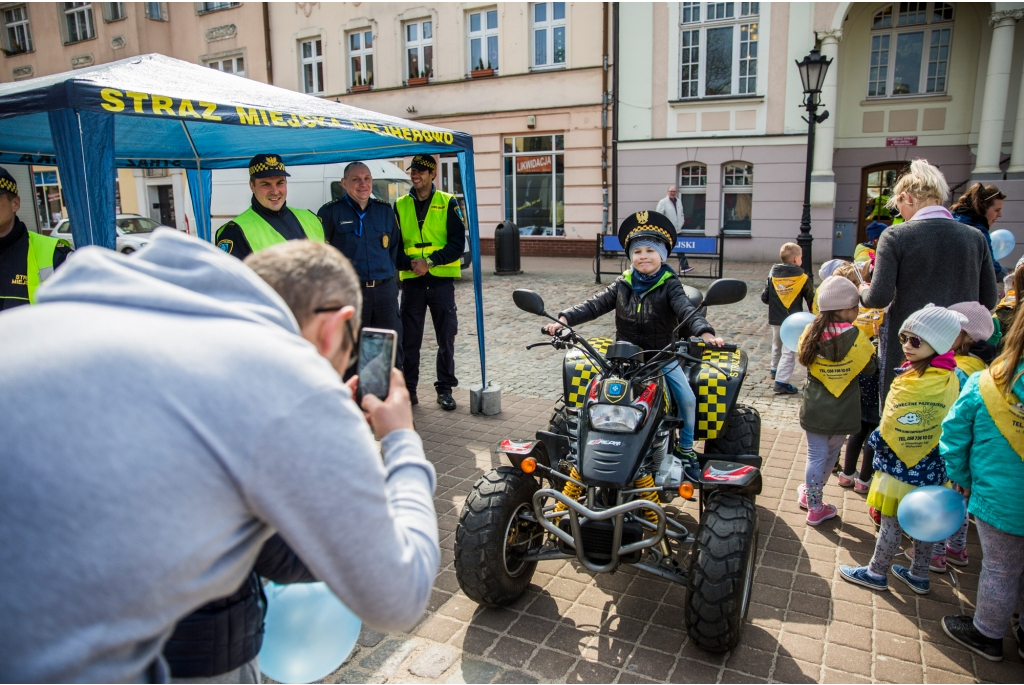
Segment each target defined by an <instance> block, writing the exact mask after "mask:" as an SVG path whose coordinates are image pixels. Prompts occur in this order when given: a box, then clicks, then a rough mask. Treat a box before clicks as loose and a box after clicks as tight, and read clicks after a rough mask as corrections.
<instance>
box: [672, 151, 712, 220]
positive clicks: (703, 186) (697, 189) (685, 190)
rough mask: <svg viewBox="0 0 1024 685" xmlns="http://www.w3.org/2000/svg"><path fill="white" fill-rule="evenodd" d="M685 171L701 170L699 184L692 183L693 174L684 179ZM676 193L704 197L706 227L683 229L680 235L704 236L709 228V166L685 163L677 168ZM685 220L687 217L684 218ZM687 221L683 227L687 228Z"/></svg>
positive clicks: (698, 178)
mask: <svg viewBox="0 0 1024 685" xmlns="http://www.w3.org/2000/svg"><path fill="white" fill-rule="evenodd" d="M684 169H701V171H700V173H698V174H697V175H696V179H697V182H696V183H691V182H690V181H692V180H693V179H694V176H693V174H687V176H686V177H685V178H684V177H683V170H684ZM684 181H686V183H684ZM676 193H678V194H679V195H680V196H682V195H703V196H704V225H703V226H701V227H700V228H690V229H688V228H683V229H682V230H681V231H680V233H681V234H683V235H704V234H705V231H706V230H707V227H708V212H707V206H708V165H707V164H705V163H704V162H684V163H683V164H680V165H679V166H678V167H677V168H676ZM684 219H685V217H684ZM685 225H686V224H685V221H684V224H683V226H685Z"/></svg>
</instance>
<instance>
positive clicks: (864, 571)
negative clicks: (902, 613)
mask: <svg viewBox="0 0 1024 685" xmlns="http://www.w3.org/2000/svg"><path fill="white" fill-rule="evenodd" d="M839 575H840V576H841V577H842V579H843V580H845V581H847V582H850V583H853V584H854V585H863V586H864V587H866V588H871V589H872V590H888V589H889V579H888V578H875V577H874V576H872V575H871V574H870V573H868V567H867V566H840V567H839Z"/></svg>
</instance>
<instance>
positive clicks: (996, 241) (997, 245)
mask: <svg viewBox="0 0 1024 685" xmlns="http://www.w3.org/2000/svg"><path fill="white" fill-rule="evenodd" d="M988 237H989V238H990V239H991V240H992V257H993V258H994V259H995V260H996V261H999V260H1000V259H1002V258H1003V257H1006V256H1007V255H1009V254H1010V253H1011V252H1013V247H1014V245H1016V243H1017V238H1016V237H1014V235H1013V234H1012V233H1010V232H1009V231H1007V230H1006V229H1005V228H1000V229H999V230H998V231H992V232H991V233H989V234H988Z"/></svg>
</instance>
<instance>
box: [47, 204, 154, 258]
mask: <svg viewBox="0 0 1024 685" xmlns="http://www.w3.org/2000/svg"><path fill="white" fill-rule="evenodd" d="M115 221H116V222H117V243H116V249H117V251H118V252H120V253H122V254H131V253H132V252H135V251H136V250H138V249H140V248H141V247H142V246H143V245H145V244H146V243H148V242H149V238H150V234H151V233H153V231H155V230H156V229H158V228H171V227H170V226H164V225H162V224H158V223H157V222H155V221H153V220H152V219H150V218H148V217H144V216H139V215H138V214H118V215H117V218H116V219H115ZM171 230H174V229H171ZM50 236H52V237H54V238H60V239H61V240H66V241H67V242H68V244H69V245H71V247H74V246H75V238H74V236H72V235H71V220H70V219H61V221H60V223H58V224H57V226H56V227H55V228H54V229H53V231H52V232H51V233H50Z"/></svg>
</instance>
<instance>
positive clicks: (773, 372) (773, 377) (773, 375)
mask: <svg viewBox="0 0 1024 685" xmlns="http://www.w3.org/2000/svg"><path fill="white" fill-rule="evenodd" d="M771 373H772V380H775V369H772V372H771Z"/></svg>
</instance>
